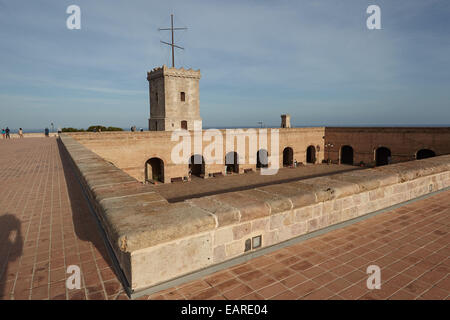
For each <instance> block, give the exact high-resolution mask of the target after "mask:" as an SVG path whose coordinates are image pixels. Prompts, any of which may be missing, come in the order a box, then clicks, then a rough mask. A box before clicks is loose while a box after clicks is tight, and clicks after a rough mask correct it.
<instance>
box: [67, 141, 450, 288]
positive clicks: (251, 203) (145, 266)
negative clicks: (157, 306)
mask: <svg viewBox="0 0 450 320" xmlns="http://www.w3.org/2000/svg"><path fill="white" fill-rule="evenodd" d="M72 136H74V135H72ZM78 138H79V137H78ZM128 139H131V140H132V139H133V136H128ZM100 141H101V140H100ZM97 142H98V141H97ZM61 143H62V145H63V147H64V149H65V150H66V151H67V153H68V155H69V156H70V158H71V159H72V161H73V165H74V169H75V171H76V173H77V175H78V177H79V181H80V183H81V184H82V186H83V189H84V190H85V193H86V195H87V197H88V199H89V201H90V203H91V204H92V207H93V208H94V211H95V214H96V215H97V217H98V219H99V220H100V223H101V225H102V228H103V230H104V232H105V236H106V238H107V241H108V242H109V243H110V245H111V247H112V249H113V251H114V255H115V257H116V258H117V260H118V264H119V265H120V269H121V270H122V271H123V273H124V276H125V278H126V282H127V283H126V284H125V286H126V288H127V289H128V290H129V293H130V294H138V292H139V291H141V292H142V290H144V289H148V288H151V287H153V286H155V285H159V284H164V283H167V282H168V281H170V280H173V279H176V278H178V277H180V276H183V275H187V274H189V273H191V272H195V271H198V270H202V269H204V268H206V267H208V266H213V265H217V264H219V263H222V262H225V261H229V260H231V259H233V258H236V257H239V256H242V255H246V254H249V253H254V252H257V251H258V250H260V249H261V248H267V247H270V246H272V245H275V244H278V243H281V242H283V241H287V240H289V239H292V238H295V237H298V236H301V235H304V234H308V233H311V232H314V231H316V230H320V229H323V228H326V227H328V226H331V225H335V224H339V223H341V222H345V221H349V220H352V219H354V218H356V217H360V216H363V215H366V214H368V213H371V212H375V211H377V210H381V209H384V208H388V207H390V206H392V205H396V204H400V203H403V202H405V201H408V200H411V199H415V198H417V197H420V196H422V195H426V194H430V193H433V192H437V191H439V190H443V189H446V188H449V187H450V156H449V155H445V156H438V157H433V158H429V159H423V160H418V161H410V162H404V163H397V164H393V165H389V166H382V167H379V168H374V169H366V170H357V171H351V172H346V173H338V174H333V175H329V176H326V177H320V178H310V179H303V180H300V181H294V182H288V183H281V184H275V185H269V186H263V187H258V188H253V189H249V190H245V191H236V192H229V193H224V194H217V195H213V196H206V197H201V198H196V199H190V200H185V201H183V202H177V203H168V202H167V200H166V199H164V198H163V197H162V196H161V195H160V194H159V193H158V192H157V190H156V189H155V186H153V185H149V184H142V183H140V182H138V181H137V180H135V179H134V178H132V177H131V176H129V175H128V174H126V173H125V172H123V171H122V170H120V169H118V168H117V167H116V166H114V165H112V164H111V163H109V162H108V161H105V160H104V159H103V158H102V157H100V156H99V155H98V154H96V153H94V152H93V151H91V150H90V149H89V148H88V147H86V146H85V145H83V144H81V143H80V142H78V141H77V140H76V139H73V138H72V137H71V135H68V134H63V135H61ZM116 152H120V151H118V150H116Z"/></svg>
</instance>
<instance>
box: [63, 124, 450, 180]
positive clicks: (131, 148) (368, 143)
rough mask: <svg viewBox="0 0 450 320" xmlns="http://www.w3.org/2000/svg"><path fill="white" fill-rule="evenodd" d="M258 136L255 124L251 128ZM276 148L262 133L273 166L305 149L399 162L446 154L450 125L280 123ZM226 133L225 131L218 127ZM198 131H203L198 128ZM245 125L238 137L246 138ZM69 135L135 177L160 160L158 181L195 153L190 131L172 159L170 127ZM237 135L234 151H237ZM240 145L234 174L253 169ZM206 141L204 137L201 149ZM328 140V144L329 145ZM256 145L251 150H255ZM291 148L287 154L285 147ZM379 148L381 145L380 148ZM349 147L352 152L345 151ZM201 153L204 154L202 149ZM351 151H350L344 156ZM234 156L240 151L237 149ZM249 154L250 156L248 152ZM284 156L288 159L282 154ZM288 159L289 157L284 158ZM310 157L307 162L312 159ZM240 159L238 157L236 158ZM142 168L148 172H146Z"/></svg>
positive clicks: (183, 173) (210, 167) (344, 160)
mask: <svg viewBox="0 0 450 320" xmlns="http://www.w3.org/2000/svg"><path fill="white" fill-rule="evenodd" d="M253 130H255V132H256V136H257V138H258V139H259V133H258V129H253ZM278 130H279V131H278V132H279V147H278V150H272V147H271V132H270V130H268V131H267V132H268V135H267V154H268V156H269V157H270V156H273V155H274V152H276V151H277V152H278V165H279V166H280V167H282V166H283V165H284V164H286V163H292V162H294V161H297V162H298V163H303V164H308V159H307V158H308V148H310V151H311V150H313V153H314V159H309V160H310V161H309V162H310V163H321V162H322V161H323V160H324V159H328V158H330V159H331V161H332V162H333V163H341V164H353V165H359V164H360V162H361V161H362V162H363V163H364V164H365V165H366V166H375V165H377V152H378V153H380V154H381V152H379V150H383V149H384V148H386V149H387V150H388V151H389V152H390V154H391V155H390V163H398V162H403V161H409V160H414V159H420V158H423V157H421V156H420V151H421V150H429V151H431V152H433V153H434V155H436V156H438V155H444V154H450V128H328V127H326V128H324V127H317V128H290V129H287V128H284V129H283V128H280V129H278ZM219 131H220V132H221V133H222V134H223V136H225V130H219ZM202 132H203V134H204V133H205V131H202ZM246 132H248V131H247V129H243V131H242V133H241V134H240V136H241V137H242V138H243V137H245V134H246ZM70 135H71V136H72V137H73V138H74V139H76V140H77V141H79V142H80V143H81V144H83V145H85V146H86V147H88V148H89V149H91V150H92V151H94V152H95V153H97V154H98V155H99V156H101V157H102V158H104V159H105V160H107V161H109V162H111V163H112V164H114V165H115V166H117V167H118V168H120V169H122V170H123V171H125V172H126V173H128V174H129V175H131V176H132V177H134V178H136V179H137V180H138V181H141V182H145V181H146V178H147V179H151V178H152V177H151V173H150V172H151V164H150V160H151V159H159V160H160V162H159V166H160V168H161V172H162V178H161V182H164V183H170V182H171V181H173V180H180V179H184V178H187V179H188V178H189V169H190V167H189V160H190V157H191V156H193V155H194V154H196V153H195V152H194V138H193V137H194V134H193V132H190V135H191V137H192V138H191V150H192V152H191V154H189V155H188V156H187V157H186V163H185V164H176V163H173V161H172V158H171V153H172V149H173V148H174V147H175V145H176V144H178V143H179V142H178V140H177V141H171V136H172V132H168V131H156V132H155V131H150V132H102V133H71V134H70ZM238 139H239V138H236V139H235V140H234V141H235V144H234V150H235V151H237V150H238V149H237V146H236V143H237V141H238ZM246 139H247V140H246V144H245V160H244V161H241V163H240V164H239V165H238V166H237V167H236V170H235V173H240V174H242V173H244V172H245V171H246V170H248V169H251V170H257V167H258V161H257V160H258V159H257V154H256V153H257V152H258V151H259V150H260V149H261V148H260V145H259V144H258V145H257V146H256V147H253V148H251V147H250V145H249V143H248V141H249V140H248V137H247V138H246ZM209 144H210V142H203V144H202V153H203V151H204V150H205V148H207V147H208V145H209ZM329 145H333V147H330V146H329ZM255 148H256V152H255ZM287 148H291V150H292V154H289V153H288V152H286V150H287ZM381 148H383V149H381ZM350 149H351V152H349V150H350ZM228 152H230V149H228V148H227V146H226V143H225V139H224V144H223V150H222V157H223V164H209V163H208V159H207V158H206V156H205V155H204V158H203V161H205V165H204V170H203V173H202V176H203V177H204V178H209V177H210V175H213V174H217V173H221V174H222V175H225V174H226V168H225V162H226V160H227V159H226V155H227V154H228ZM203 154H204V153H203ZM349 154H351V156H349ZM238 156H239V153H238ZM251 156H252V157H251ZM383 156H386V154H385V153H384V154H381V155H379V157H378V161H379V162H380V163H378V165H381V164H384V163H382V162H383V161H387V158H386V157H385V158H383ZM286 157H288V158H289V159H286ZM287 160H288V161H287ZM311 160H312V161H311ZM238 162H239V160H238ZM146 172H147V177H146Z"/></svg>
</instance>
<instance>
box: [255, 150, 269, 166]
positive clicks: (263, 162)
mask: <svg viewBox="0 0 450 320" xmlns="http://www.w3.org/2000/svg"><path fill="white" fill-rule="evenodd" d="M268 166H269V153H268V152H267V150H266V149H260V150H258V152H257V153H256V167H257V168H267V167H268Z"/></svg>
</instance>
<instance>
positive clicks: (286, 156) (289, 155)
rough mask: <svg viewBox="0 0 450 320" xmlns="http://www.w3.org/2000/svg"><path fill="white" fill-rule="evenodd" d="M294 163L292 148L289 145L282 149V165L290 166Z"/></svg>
mask: <svg viewBox="0 0 450 320" xmlns="http://www.w3.org/2000/svg"><path fill="white" fill-rule="evenodd" d="M293 164H294V150H292V148H291V147H286V148H284V150H283V166H285V167H290V166H292V165H293Z"/></svg>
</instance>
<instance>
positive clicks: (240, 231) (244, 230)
mask: <svg viewBox="0 0 450 320" xmlns="http://www.w3.org/2000/svg"><path fill="white" fill-rule="evenodd" d="M251 230H252V225H251V223H250V222H247V223H243V224H240V225H237V226H234V227H233V240H240V239H242V238H244V237H245V236H248V235H249V234H250V233H251Z"/></svg>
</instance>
